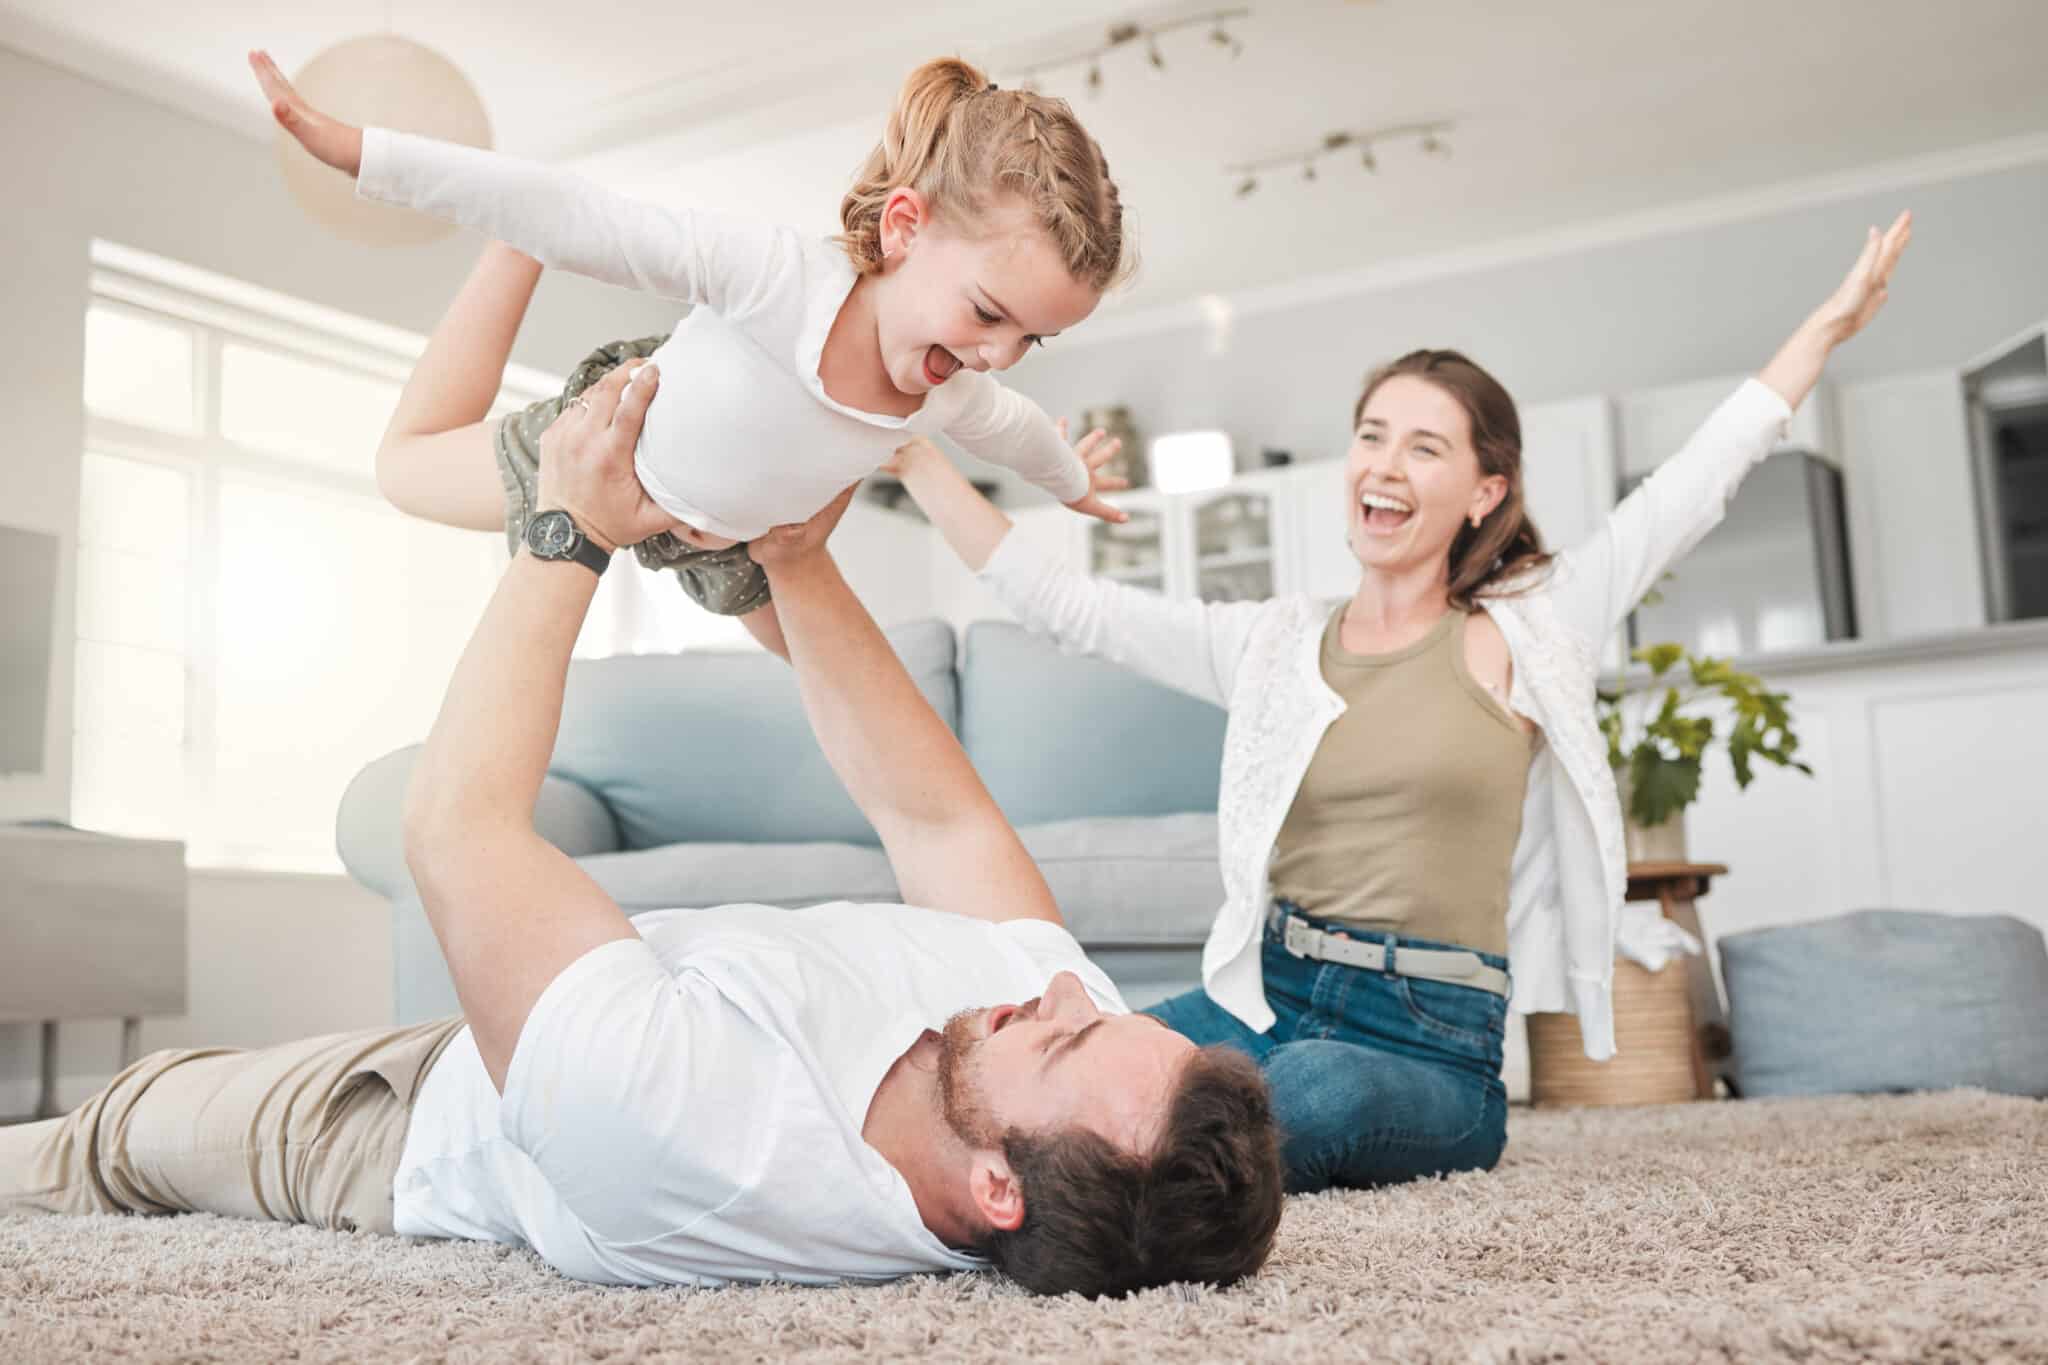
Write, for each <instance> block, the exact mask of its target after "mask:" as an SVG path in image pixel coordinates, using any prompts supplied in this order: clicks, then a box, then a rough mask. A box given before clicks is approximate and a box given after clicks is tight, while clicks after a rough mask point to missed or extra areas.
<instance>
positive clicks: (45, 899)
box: [0, 825, 186, 1118]
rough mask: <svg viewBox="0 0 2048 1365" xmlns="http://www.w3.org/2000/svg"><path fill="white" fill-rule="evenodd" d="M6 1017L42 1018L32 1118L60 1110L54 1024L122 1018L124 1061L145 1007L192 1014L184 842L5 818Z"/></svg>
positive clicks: (137, 1039)
mask: <svg viewBox="0 0 2048 1365" xmlns="http://www.w3.org/2000/svg"><path fill="white" fill-rule="evenodd" d="M0 884H4V885H5V886H6V887H7V892H6V894H5V895H4V896H0V945H4V949H0V1020H33V1021H35V1022H36V1023H39V1024H40V1025H42V1049H41V1051H42V1077H41V1083H40V1085H39V1087H38V1094H37V1097H36V1110H35V1117H37V1118H49V1117H51V1116H53V1115H55V1114H56V1113H57V1023H58V1021H59V1020H62V1019H119V1020H120V1021H121V1057H120V1064H121V1067H122V1068H126V1067H127V1066H128V1065H129V1064H130V1063H131V1062H133V1061H134V1060H135V1059H136V1053H137V1051H138V1049H139V1047H140V1043H141V1036H142V1018H143V1016H144V1015H177V1014H183V1013H185V983H186V966H185V931H186V919H185V914H186V911H185V887H186V878H185V846H184V845H183V844H181V843H176V842H172V841H168V840H161V839H117V838H114V837H112V836H109V835H104V834H88V833H86V832H85V831H83V830H75V829H68V828H64V827H61V826H40V825H0Z"/></svg>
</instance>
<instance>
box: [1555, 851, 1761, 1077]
mask: <svg viewBox="0 0 2048 1365" xmlns="http://www.w3.org/2000/svg"><path fill="white" fill-rule="evenodd" d="M1727 871H1728V869H1727V868H1725V867H1723V866H1721V865H1720V864H1719V863H1630V864H1629V868H1628V890H1627V893H1626V894H1627V899H1629V900H1631V901H1655V902H1656V903H1657V905H1658V907H1659V909H1660V910H1661V911H1662V913H1663V915H1664V917H1665V918H1667V919H1669V920H1671V921H1672V922H1674V923H1676V924H1677V925H1679V926H1680V927H1681V928H1683V929H1684V930H1685V931H1686V932H1688V933H1690V934H1691V935H1692V936H1693V937H1695V938H1698V939H1700V940H1701V942H1702V944H1704V943H1705V937H1704V935H1702V934H1701V933H1700V918H1699V909H1698V906H1697V905H1696V904H1695V902H1697V901H1698V899H1699V898H1700V897H1701V896H1704V895H1706V894H1707V889H1708V887H1709V886H1710V885H1711V884H1712V882H1713V879H1714V878H1715V877H1718V876H1721V875H1723V874H1725V873H1726V872H1727ZM1683 972H1684V975H1683V976H1680V975H1679V974H1678V973H1677V972H1674V971H1672V970H1671V969H1670V967H1668V966H1667V967H1666V969H1665V970H1663V971H1661V972H1651V971H1646V970H1645V969H1644V968H1642V967H1640V966H1637V965H1636V964H1635V963H1633V962H1630V961H1627V960H1626V959H1621V960H1617V961H1616V962H1615V964H1614V1005H1615V1022H1614V1026H1615V1034H1616V1039H1615V1041H1616V1046H1617V1049H1618V1052H1619V1055H1618V1056H1616V1057H1615V1058H1614V1059H1613V1060H1612V1061H1608V1062H1594V1061H1589V1060H1588V1059H1587V1058H1586V1055H1585V1051H1584V1048H1583V1045H1582V1043H1581V1039H1580V1036H1579V1028H1578V1020H1576V1019H1574V1018H1573V1017H1572V1016H1571V1015H1569V1014H1532V1015H1530V1016H1529V1021H1528V1027H1529V1054H1530V1089H1531V1092H1532V1096H1533V1098H1534V1099H1535V1101H1536V1103H1538V1104H1545V1105H1547V1104H1562V1105H1602V1104H1668V1103H1674V1102H1680V1101H1684V1100H1691V1099H1702V1100H1705V1099H1712V1098H1713V1097H1714V1078H1715V1075H1716V1074H1717V1073H1718V1071H1719V1070H1720V1068H1721V1066H1722V1065H1724V1064H1725V1062H1726V1059H1727V1057H1728V1054H1729V1047H1728V1027H1727V1021H1726V1017H1725V1015H1724V1014H1723V1011H1722V1009H1721V996H1720V993H1719V992H1718V991H1716V990H1715V988H1714V973H1713V968H1712V966H1711V965H1710V964H1709V963H1708V962H1707V959H1706V957H1705V956H1704V955H1701V956H1699V957H1693V958H1688V959H1687V960H1686V961H1685V963H1684V965H1683Z"/></svg>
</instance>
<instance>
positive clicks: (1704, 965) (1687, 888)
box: [1627, 863, 1733, 1100]
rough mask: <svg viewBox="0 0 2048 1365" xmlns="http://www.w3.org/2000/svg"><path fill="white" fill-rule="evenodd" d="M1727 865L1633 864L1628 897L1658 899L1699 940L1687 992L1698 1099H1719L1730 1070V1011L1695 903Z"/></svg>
mask: <svg viewBox="0 0 2048 1365" xmlns="http://www.w3.org/2000/svg"><path fill="white" fill-rule="evenodd" d="M1727 875H1728V869H1727V868H1726V867H1725V866H1723V865H1722V864H1720V863H1630V864H1629V865H1628V892H1627V898H1628V899H1629V900H1632V901H1655V902H1657V906H1658V910H1659V912H1660V913H1661V914H1662V915H1663V916H1664V918H1665V919H1668V920H1670V921H1671V922H1672V923H1674V924H1676V925H1677V926H1678V927H1679V928H1681V929H1683V930H1685V932H1687V933H1688V934H1691V935H1692V936H1693V937H1694V938H1696V939H1698V940H1699V941H1700V953H1699V956H1697V957H1689V958H1687V959H1685V985H1686V994H1687V995H1688V996H1689V997H1690V998H1691V1000H1692V1028H1693V1039H1694V1042H1695V1044H1696V1046H1695V1047H1694V1050H1693V1074H1694V1079H1695V1080H1696V1082H1697V1086H1698V1091H1699V1097H1700V1098H1701V1099H1703V1100H1710V1099H1712V1098H1713V1097H1714V1078H1715V1077H1717V1076H1719V1075H1720V1074H1721V1073H1722V1071H1724V1070H1725V1069H1726V1068H1727V1065H1728V1058H1729V1054H1730V1053H1731V1052H1732V1051H1733V1048H1732V1047H1731V1046H1730V1035H1729V1032H1728V1013H1727V1011H1726V1010H1724V1009H1722V1008H1721V992H1720V991H1719V990H1717V989H1715V986H1714V965H1713V963H1711V962H1709V961H1708V960H1707V936H1706V935H1705V934H1703V933H1701V932H1700V912H1699V908H1698V906H1697V905H1695V904H1694V902H1695V901H1697V900H1698V899H1699V898H1700V897H1701V896H1704V895H1706V894H1707V891H1708V890H1709V889H1710V888H1711V886H1712V884H1713V880H1714V878H1716V877H1725V876H1727Z"/></svg>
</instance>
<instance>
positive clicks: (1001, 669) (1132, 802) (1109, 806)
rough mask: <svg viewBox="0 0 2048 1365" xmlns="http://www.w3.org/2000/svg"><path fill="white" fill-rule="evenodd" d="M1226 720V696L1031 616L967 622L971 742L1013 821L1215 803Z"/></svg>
mask: <svg viewBox="0 0 2048 1365" xmlns="http://www.w3.org/2000/svg"><path fill="white" fill-rule="evenodd" d="M1223 721H1224V715H1223V712H1222V710H1221V709H1220V708H1218V707H1215V706H1211V705H1209V703H1207V702H1204V701H1198V700H1196V699H1195V698H1193V697H1189V696H1186V695H1184V694H1182V693H1179V692H1175V691H1173V690H1172V689H1170V688H1166V687H1161V686H1160V685H1159V684H1157V683H1154V682H1149V681H1147V680H1146V679H1144V678H1141V677H1139V676H1138V675H1137V674H1135V673H1133V672H1131V671H1130V670H1128V669H1125V668H1122V667H1120V666H1118V665H1116V664H1112V663H1107V662H1104V661H1103V660H1101V659H1091V658H1083V657H1081V656H1078V655H1071V654H1063V653H1061V652H1060V650H1059V648H1058V647H1057V646H1055V645H1054V644H1053V643H1052V642H1051V641H1050V640H1048V639H1045V638H1044V637H1041V636H1037V635H1033V634H1031V633H1030V632H1029V631H1026V630H1025V629H1023V628H1022V627H1021V626H1016V625H1012V624H1009V623H1008V622H999V621H981V622H977V623H975V624H974V625H972V626H970V627H968V629H967V637H966V643H965V645H964V647H963V649H962V651H961V660H960V742H961V744H962V745H963V746H964V747H965V748H966V750H967V756H968V757H969V758H970V759H972V760H973V761H974V766H975V768H976V769H977V770H978V771H979V772H980V773H981V780H982V781H983V782H985V783H987V784H988V789H989V792H990V794H992V795H993V796H994V797H995V799H996V802H997V804H999V805H1000V806H1001V807H1002V808H1003V811H1004V813H1005V814H1007V815H1008V816H1009V817H1010V820H1011V822H1012V823H1013V824H1016V825H1019V826H1023V825H1035V824H1041V823H1044V822H1046V821H1051V820H1068V819H1074V818H1078V817H1085V816H1099V815H1127V816H1128V815H1172V814H1178V813H1181V812H1185V811H1211V812H1213V811H1214V810H1215V809H1216V788H1217V779H1218V775H1219V774H1220V772H1221V771H1222V764H1223ZM1218 903H1219V904H1220V903H1221V897H1218ZM1211 908H1212V909H1213V908H1214V907H1213V906H1212V907H1211Z"/></svg>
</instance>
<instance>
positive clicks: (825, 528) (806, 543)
mask: <svg viewBox="0 0 2048 1365" xmlns="http://www.w3.org/2000/svg"><path fill="white" fill-rule="evenodd" d="M859 488H860V485H859V484H857V483H850V484H848V485H847V486H846V489H845V491H844V492H842V493H840V495H839V496H838V497H836V498H834V499H832V501H830V502H828V503H826V504H825V505H824V506H823V507H822V508H820V509H819V510H818V512H817V514H816V515H815V516H813V517H812V518H811V519H810V520H809V521H804V522H796V523H793V524H791V525H788V526H778V527H776V528H775V529H774V530H772V531H770V532H769V533H768V534H767V535H765V536H756V537H755V538H754V539H752V540H750V541H748V542H747V556H748V558H750V559H752V560H753V561H754V562H755V563H756V564H759V565H760V566H761V567H762V568H764V569H771V570H772V569H777V568H781V567H782V566H784V565H787V564H793V563H795V562H796V561H797V560H799V559H802V558H803V557H804V556H806V555H808V554H812V553H814V552H816V551H818V550H821V549H823V548H824V546H825V540H826V537H828V536H830V535H831V534H832V528H833V527H835V526H837V525H838V524H839V519H840V518H841V517H843V516H845V515H846V505H847V504H848V503H850V502H852V501H853V495H854V493H855V491H856V490H858V489H859Z"/></svg>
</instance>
